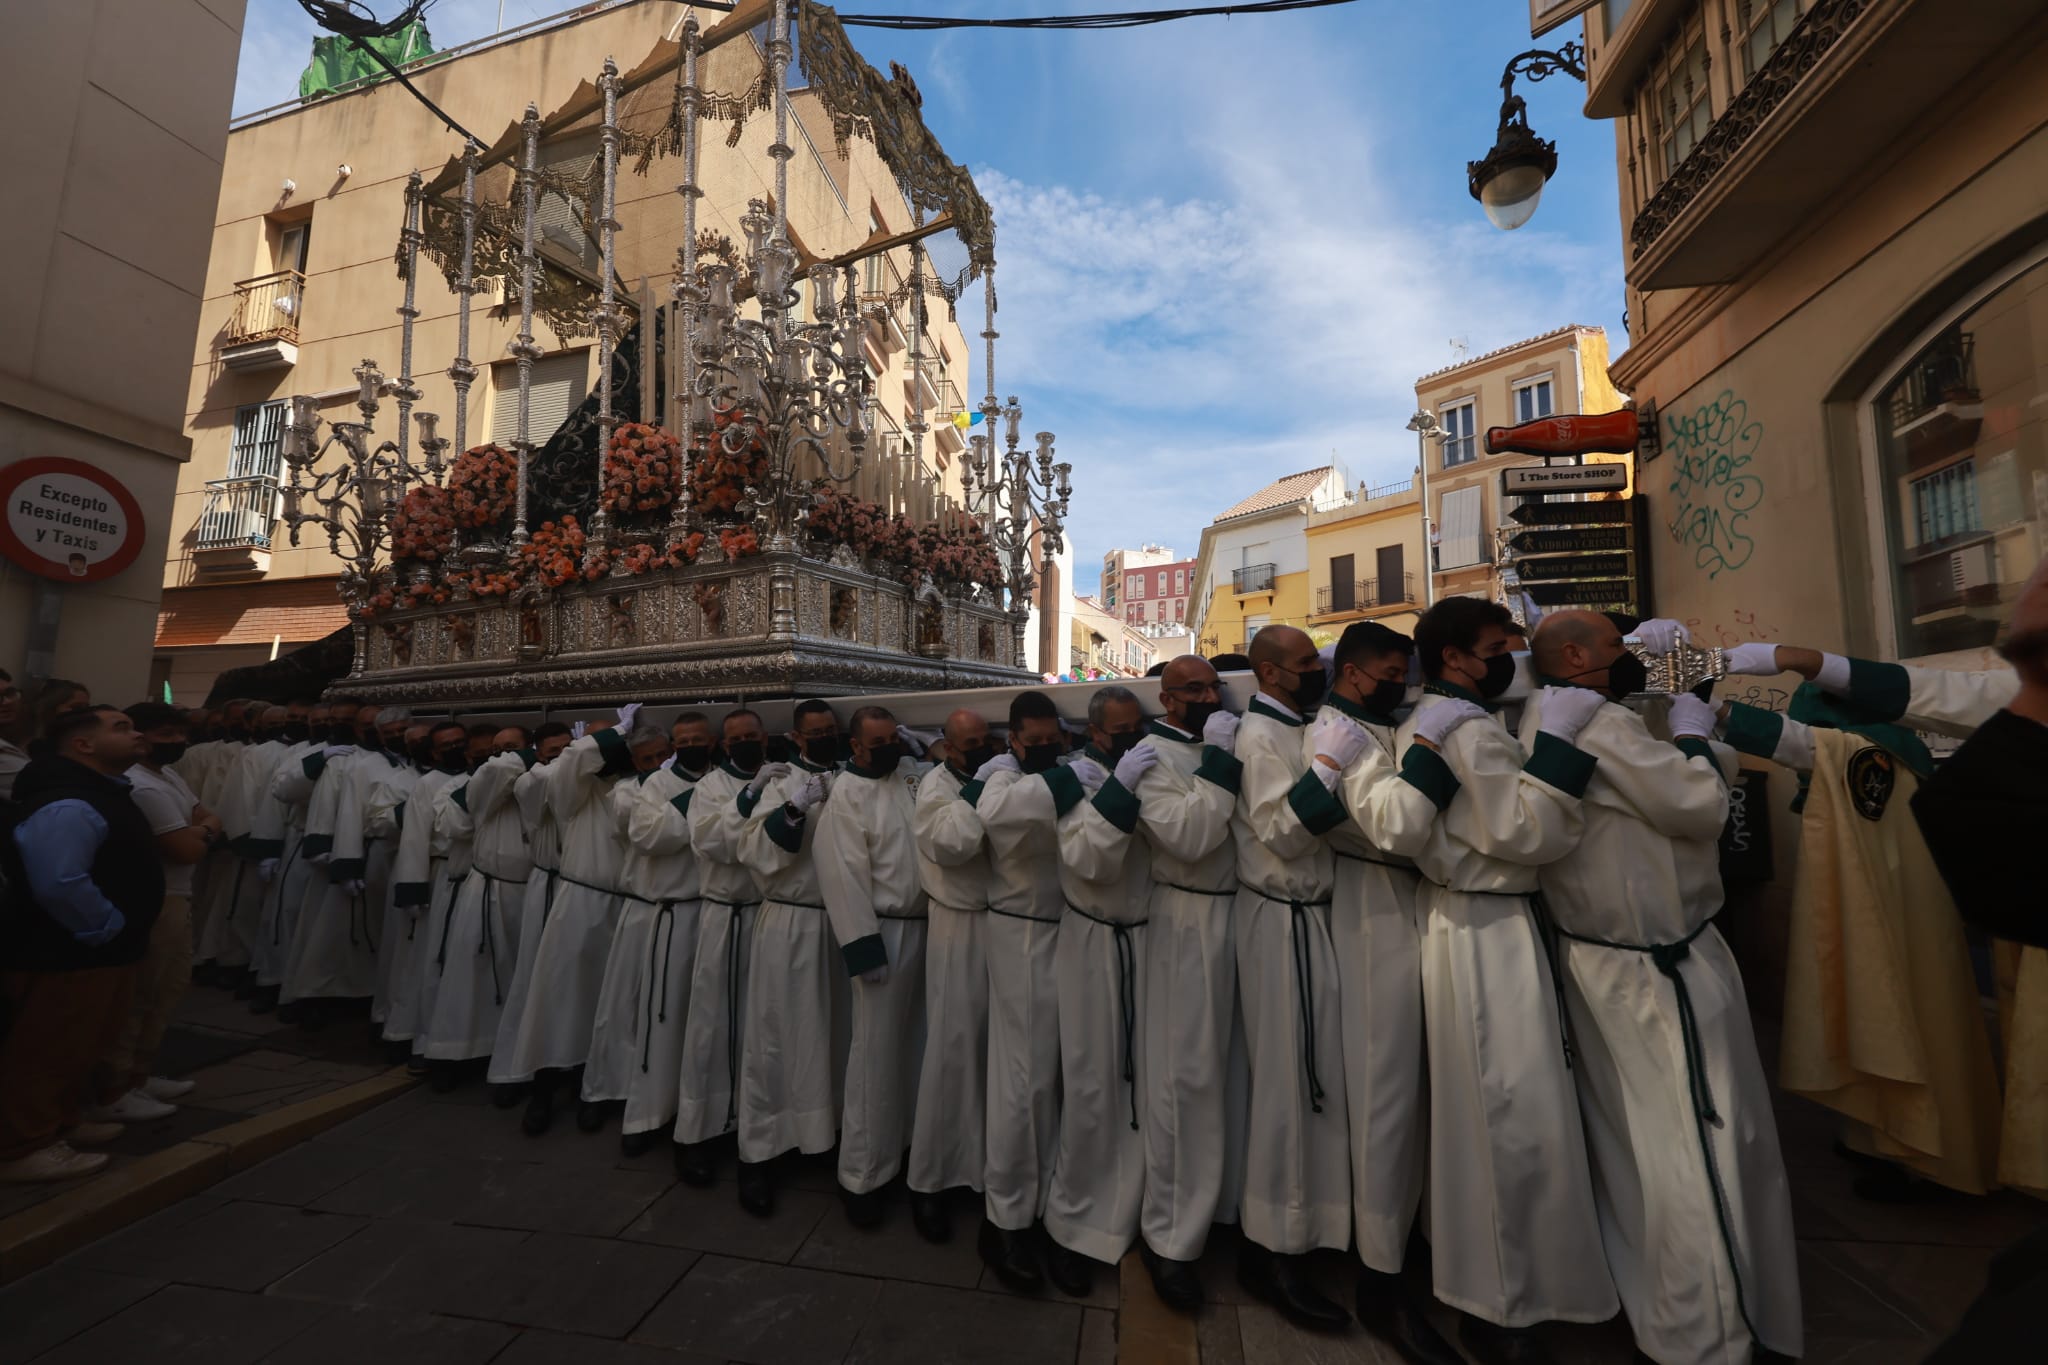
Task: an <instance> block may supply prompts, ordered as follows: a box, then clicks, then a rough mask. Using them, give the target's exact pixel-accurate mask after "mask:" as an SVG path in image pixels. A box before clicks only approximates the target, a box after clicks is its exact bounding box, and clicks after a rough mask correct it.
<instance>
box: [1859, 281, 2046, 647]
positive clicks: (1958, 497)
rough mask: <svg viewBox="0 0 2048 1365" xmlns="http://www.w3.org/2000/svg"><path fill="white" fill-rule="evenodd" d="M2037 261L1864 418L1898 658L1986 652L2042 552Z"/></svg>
mask: <svg viewBox="0 0 2048 1365" xmlns="http://www.w3.org/2000/svg"><path fill="white" fill-rule="evenodd" d="M2043 394H2048V262H2042V263H2039V264H2036V265H2034V266H2032V267H2031V268H2029V269H2027V270H2026V271H2024V272H2023V273H2021V274H2020V275H2018V276H2016V277H2015V278H2013V279H2012V280H2010V281H2008V282H2007V283H2006V284H2005V285H2003V286H2002V287H2000V288H1999V289H1998V290H1997V291H1996V292H1995V293H1993V294H1992V295H1991V296H1990V297H1989V298H1987V299H1985V300H1984V301H1983V302H1982V303H1979V304H1978V305H1976V306H1975V307H1974V308H1972V309H1970V310H1969V312H1967V313H1965V314H1964V315H1963V316H1962V317H1960V318H1958V319H1956V321H1955V322H1954V323H1953V324H1952V325H1950V326H1949V327H1947V328H1945V329H1944V330H1943V331H1942V332H1941V334H1940V335H1938V336H1936V337H1935V338H1934V340H1933V341H1931V342H1929V343H1928V344H1927V345H1926V346H1925V347H1923V348H1922V349H1921V350H1920V351H1919V352H1918V353H1917V354H1915V355H1913V356H1911V357H1909V358H1908V359H1907V361H1906V363H1905V364H1904V365H1903V366H1902V367H1901V368H1900V369H1899V370H1898V371H1897V373H1896V374H1895V376H1894V377H1893V379H1892V381H1891V383H1889V384H1888V385H1886V386H1885V388H1884V389H1882V390H1881V391H1880V392H1879V394H1878V398H1877V403H1876V411H1875V413H1874V414H1873V416H1874V417H1875V420H1876V426H1877V438H1878V456H1879V460H1880V462H1881V468H1882V471H1883V488H1884V490H1885V510H1886V533H1887V535H1888V537H1889V540H1890V546H1889V548H1890V553H1891V559H1892V576H1893V593H1894V601H1895V606H1896V613H1897V624H1898V650H1899V656H1900V657H1901V658H1908V659H1910V658H1918V657H1921V656H1924V655H1929V654H1941V653H1946V652H1948V651H1951V650H1964V649H1976V648H1980V647H1982V646H1986V645H1989V644H1992V643H1993V642H1994V641H1995V640H1996V639H1997V637H1998V631H1999V628H2000V626H2002V625H2003V624H2004V621H2005V618H2006V616H2007V614H2008V613H2009V612H2010V610H2011V606H2012V602H2013V599H2014V598H2015V596H2016V595H2017V594H2018V591H2019V587H2020V585H2021V584H2022V583H2023V582H2025V581H2026V578H2027V576H2028V575H2029V574H2030V573H2032V572H2033V569H2034V566H2035V565H2036V564H2038V563H2039V562H2040V560H2041V556H2042V554H2043V551H2044V549H2048V404H2044V403H2043V401H2042V395H2043Z"/></svg>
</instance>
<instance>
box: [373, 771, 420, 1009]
mask: <svg viewBox="0 0 2048 1365" xmlns="http://www.w3.org/2000/svg"><path fill="white" fill-rule="evenodd" d="M421 776H422V774H421V772H420V770H419V767H418V766H417V765H416V764H410V763H407V764H401V765H399V766H398V767H396V768H394V769H392V770H391V771H390V772H389V773H387V774H385V775H384V776H382V777H380V778H378V779H376V780H375V781H373V782H372V783H371V784H370V797H369V809H368V810H367V811H365V812H364V815H363V832H364V834H365V835H366V836H368V837H373V838H375V839H377V840H379V841H380V842H381V843H383V844H384V846H385V847H387V848H388V849H390V852H391V867H390V872H389V874H388V875H387V876H386V879H385V883H384V900H383V904H382V906H381V908H380V907H378V906H374V905H373V906H371V907H369V912H368V915H367V916H366V918H374V920H375V921H376V923H377V924H378V925H379V926H380V927H379V928H378V930H377V949H378V951H377V984H376V989H375V990H374V991H373V992H372V993H371V995H370V1019H371V1022H373V1023H377V1024H382V1023H383V1022H384V1021H385V1020H386V1019H387V1018H389V1017H390V1012H391V994H390V989H391V977H392V972H393V969H394V967H393V964H394V961H395V960H397V959H402V958H404V957H405V956H406V955H407V952H408V949H409V948H410V946H411V945H410V944H408V943H407V942H406V941H405V939H406V935H407V933H408V931H409V930H410V929H411V927H412V926H411V922H410V919H409V917H408V916H407V915H406V913H405V911H403V910H402V909H400V908H399V906H398V881H399V879H398V863H399V854H400V853H401V851H402V846H403V845H404V843H405V831H404V828H403V825H404V817H405V808H406V806H407V804H408V803H409V802H410V801H411V799H412V794H413V791H414V789H415V788H417V787H418V786H419V782H420V778H421Z"/></svg>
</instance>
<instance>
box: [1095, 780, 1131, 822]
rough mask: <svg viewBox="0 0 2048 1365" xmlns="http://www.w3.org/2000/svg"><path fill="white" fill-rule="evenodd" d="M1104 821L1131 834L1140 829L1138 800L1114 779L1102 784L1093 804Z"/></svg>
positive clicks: (1128, 789)
mask: <svg viewBox="0 0 2048 1365" xmlns="http://www.w3.org/2000/svg"><path fill="white" fill-rule="evenodd" d="M1092 804H1093V805H1094V807H1095V809H1096V811H1097V813H1099V814H1100V815H1101V816H1102V818H1103V819H1105V820H1107V821H1109V823H1111V824H1112V825H1115V826H1116V827H1117V828H1118V829H1120V830H1122V831H1123V832H1124V833H1126V834H1129V833H1130V832H1131V831H1132V830H1135V829H1136V828H1137V827H1138V798H1137V797H1136V796H1134V795H1132V794H1131V790H1130V788H1128V787H1126V786H1125V785H1124V784H1123V783H1121V782H1119V781H1117V780H1116V779H1115V778H1114V777H1112V778H1110V779H1109V781H1107V782H1105V783H1103V784H1102V787H1101V789H1100V790H1099V791H1097V792H1096V793H1095V800H1094V802H1093V803H1092Z"/></svg>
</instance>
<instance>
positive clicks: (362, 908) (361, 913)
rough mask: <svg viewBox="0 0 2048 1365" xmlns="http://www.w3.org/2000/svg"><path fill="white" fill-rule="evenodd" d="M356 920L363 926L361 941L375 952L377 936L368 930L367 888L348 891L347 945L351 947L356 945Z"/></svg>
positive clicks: (368, 905) (368, 907)
mask: <svg viewBox="0 0 2048 1365" xmlns="http://www.w3.org/2000/svg"><path fill="white" fill-rule="evenodd" d="M358 920H361V922H362V926H363V930H362V933H363V942H365V943H367V944H369V945H370V951H371V952H372V953H375V952H376V951H377V936H376V935H375V934H373V933H372V932H371V931H370V902H369V892H368V889H367V888H365V889H364V890H362V891H351V892H349V893H348V946H349V947H351V948H353V947H355V946H356V922H357V921H358Z"/></svg>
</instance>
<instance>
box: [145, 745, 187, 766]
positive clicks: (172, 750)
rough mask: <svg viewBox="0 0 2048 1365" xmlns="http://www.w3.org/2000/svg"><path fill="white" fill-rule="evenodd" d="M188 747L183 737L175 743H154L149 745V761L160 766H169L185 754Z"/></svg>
mask: <svg viewBox="0 0 2048 1365" xmlns="http://www.w3.org/2000/svg"><path fill="white" fill-rule="evenodd" d="M187 747H188V746H187V744H186V743H185V741H184V740H182V739H181V740H179V741H177V742H176V743H174V744H152V745H150V746H149V761H150V762H151V763H154V764H156V766H157V767H159V768H168V767H170V766H171V764H173V763H176V762H177V761H178V760H179V759H181V758H183V757H184V756H185V750H186V748H187Z"/></svg>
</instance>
